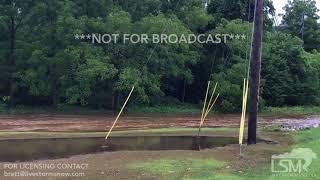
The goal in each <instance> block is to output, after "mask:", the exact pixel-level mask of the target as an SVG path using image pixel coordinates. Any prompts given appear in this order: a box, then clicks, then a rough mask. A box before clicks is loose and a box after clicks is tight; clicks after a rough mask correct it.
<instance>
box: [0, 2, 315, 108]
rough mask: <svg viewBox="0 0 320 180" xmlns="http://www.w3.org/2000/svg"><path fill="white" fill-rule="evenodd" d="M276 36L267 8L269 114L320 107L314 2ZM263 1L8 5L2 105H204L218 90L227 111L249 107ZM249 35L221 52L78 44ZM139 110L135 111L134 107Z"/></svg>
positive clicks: (0, 69) (0, 29)
mask: <svg viewBox="0 0 320 180" xmlns="http://www.w3.org/2000/svg"><path fill="white" fill-rule="evenodd" d="M285 10H286V13H285V15H284V17H283V22H282V23H281V24H280V25H279V26H276V25H277V23H274V19H273V18H272V16H271V15H273V14H274V8H273V5H272V2H271V1H269V0H265V18H264V19H265V22H264V24H265V25H264V26H265V27H264V28H265V31H264V38H263V41H264V42H263V57H262V88H261V89H262V93H261V98H260V99H261V104H265V105H267V106H282V105H311V104H313V105H318V104H319V103H320V53H319V52H320V46H319V45H320V24H319V16H318V15H317V11H318V10H317V8H316V6H315V1H314V0H306V1H300V0H293V1H290V2H289V3H288V4H287V5H286V7H285ZM253 11H254V1H253V0H251V1H249V2H248V1H246V0H240V1H232V0H207V1H201V0H173V1H167V0H55V1H53V0H49V1H48V0H0V98H1V99H0V102H1V103H2V104H7V105H9V106H14V105H17V104H24V105H36V106H40V105H50V106H53V107H57V106H58V105H59V104H72V105H79V106H90V107H95V108H107V109H114V108H116V107H117V106H118V103H119V102H120V100H122V99H123V98H124V96H125V95H126V94H127V93H128V91H129V89H130V88H131V86H132V85H133V84H134V85H135V86H136V91H135V94H134V96H133V98H134V101H131V102H135V104H134V105H157V104H162V103H184V102H187V103H193V104H198V103H200V101H201V99H202V98H203V92H204V90H205V88H206V84H207V81H208V80H212V81H216V82H218V83H219V91H220V92H221V98H220V99H219V102H218V103H219V104H220V105H219V107H220V110H222V111H238V110H239V109H240V107H241V93H242V90H241V89H242V87H241V85H242V80H243V78H244V77H246V71H247V66H248V62H247V59H248V54H249V52H248V49H249V48H250V43H248V42H249V41H250V37H251V27H252V23H251V22H252V20H253ZM91 33H101V34H115V33H117V34H126V33H129V34H133V33H136V34H142V33H143V34H149V35H151V34H163V33H166V34H177V35H182V34H191V33H193V34H207V35H209V34H212V35H214V34H217V33H229V34H246V35H247V36H246V37H247V38H246V40H242V41H240V40H230V41H227V42H226V43H219V44H213V43H208V44H201V43H195V44H186V43H176V44H169V43H163V44H143V43H138V44H132V43H126V44H124V43H110V44H92V43H91V42H90V41H89V40H87V41H85V40H83V41H79V40H77V39H75V38H74V36H75V34H91ZM131 105H133V104H131Z"/></svg>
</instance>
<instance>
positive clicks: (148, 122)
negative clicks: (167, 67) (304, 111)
mask: <svg viewBox="0 0 320 180" xmlns="http://www.w3.org/2000/svg"><path fill="white" fill-rule="evenodd" d="M114 118H115V117H114V116H113V115H61V114H56V115H55V114H50V115H49V114H29V115H25V114H24V115H0V131H103V130H105V129H108V128H109V127H110V126H111V125H112V123H113V121H114ZM279 119H280V120H279ZM281 119H286V120H285V121H283V122H284V123H287V122H289V123H290V122H291V121H290V120H292V119H294V120H295V119H296V120H295V121H298V122H303V121H304V120H305V119H308V117H307V116H294V117H293V116H291V117H290V116H289V115H276V116H275V115H262V116H260V117H259V119H258V123H259V126H260V127H262V126H266V125H271V124H274V123H273V122H279V123H281ZM314 119H318V120H319V122H320V116H317V117H316V116H314ZM292 122H294V121H292ZM317 122H318V121H317ZM239 123H240V114H239V115H238V114H224V115H212V116H210V117H208V118H207V120H206V122H205V125H204V126H205V127H238V126H239ZM302 124H303V123H302ZM198 125H199V116H197V115H164V116H160V115H156V116H154V115H152V116H151V115H142V116H141V115H139V116H137V115H136V116H123V117H121V118H120V119H119V121H118V123H117V125H116V127H115V130H124V129H145V128H166V127H198Z"/></svg>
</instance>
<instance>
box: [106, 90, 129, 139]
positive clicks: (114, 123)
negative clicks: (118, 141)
mask: <svg viewBox="0 0 320 180" xmlns="http://www.w3.org/2000/svg"><path fill="white" fill-rule="evenodd" d="M133 90H134V86H132V88H131V91H130V93H129V95H128V97H127V99H126V101H125V102H124V104H123V105H122V108H121V110H120V112H119V114H118V116H117V118H116V120H115V121H114V122H113V124H112V126H111V128H110V130H109V132H108V134H107V136H106V138H105V140H107V139H108V137H109V135H110V133H111V131H112V129H113V127H114V126H115V125H116V123H117V121H118V119H119V117H120V115H121V113H122V111H123V109H124V107H125V106H126V104H127V102H128V101H129V98H130V96H131V94H132V92H133Z"/></svg>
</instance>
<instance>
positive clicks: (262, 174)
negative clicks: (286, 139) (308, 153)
mask: <svg viewBox="0 0 320 180" xmlns="http://www.w3.org/2000/svg"><path fill="white" fill-rule="evenodd" d="M292 137H293V139H294V141H295V144H294V145H293V146H292V148H311V149H312V150H313V152H315V153H316V154H318V159H316V160H314V161H313V162H312V164H311V165H310V166H309V171H308V172H304V173H303V174H283V173H282V174H280V175H281V176H275V175H273V174H272V173H271V172H270V164H265V166H264V167H261V168H260V170H259V171H258V172H253V171H251V170H250V169H248V170H247V171H246V172H245V173H244V175H242V176H240V175H236V174H231V173H226V172H224V170H225V169H224V164H226V163H227V162H221V161H217V160H214V159H206V160H203V159H185V160H170V159H163V160H153V161H149V162H143V163H138V164H131V165H129V168H130V169H135V170H138V171H143V172H145V173H150V174H152V175H155V176H160V177H161V178H163V179H214V180H220V179H221V180H242V179H262V180H296V179H297V180H302V179H303V180H308V179H310V180H311V179H317V178H318V179H320V171H319V167H320V158H319V156H320V128H316V129H311V130H307V131H300V132H294V133H292Z"/></svg>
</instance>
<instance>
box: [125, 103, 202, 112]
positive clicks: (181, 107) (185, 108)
mask: <svg viewBox="0 0 320 180" xmlns="http://www.w3.org/2000/svg"><path fill="white" fill-rule="evenodd" d="M200 109H201V107H199V106H198V105H193V104H182V103H181V104H162V105H155V106H135V107H129V109H128V111H129V112H131V113H162V114H163V113H164V114H176V113H188V114H199V113H200Z"/></svg>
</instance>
